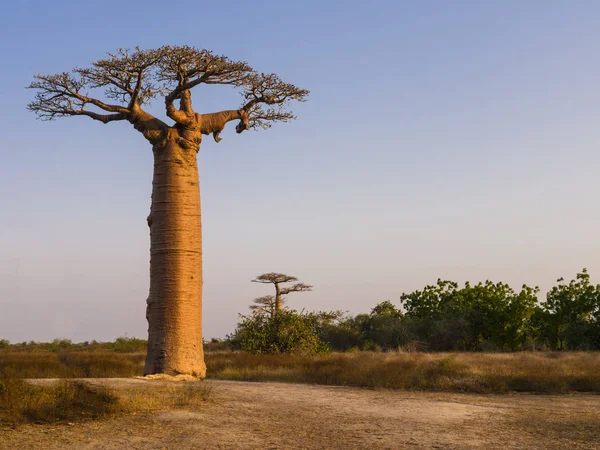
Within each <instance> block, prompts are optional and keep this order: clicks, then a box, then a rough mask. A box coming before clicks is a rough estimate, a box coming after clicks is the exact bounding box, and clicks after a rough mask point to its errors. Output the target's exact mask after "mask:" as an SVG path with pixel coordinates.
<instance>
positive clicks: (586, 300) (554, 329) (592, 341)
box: [541, 269, 600, 350]
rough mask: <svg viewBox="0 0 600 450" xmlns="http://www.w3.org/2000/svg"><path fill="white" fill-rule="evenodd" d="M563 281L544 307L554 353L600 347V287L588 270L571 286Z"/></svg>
mask: <svg viewBox="0 0 600 450" xmlns="http://www.w3.org/2000/svg"><path fill="white" fill-rule="evenodd" d="M563 281H564V280H563V278H559V279H558V280H557V282H558V283H559V284H558V285H557V286H554V287H553V288H552V289H551V290H550V291H549V292H548V294H547V295H546V301H545V302H544V303H543V304H542V305H541V307H542V310H543V312H544V313H545V314H542V315H541V316H542V317H543V318H544V320H545V324H544V326H543V336H544V338H545V339H546V341H547V342H548V345H549V346H550V348H552V349H553V350H567V349H569V350H575V349H581V350H585V349H591V348H599V347H600V345H599V344H600V331H599V327H600V320H599V319H600V285H593V284H592V283H591V281H590V275H589V274H588V272H587V269H583V270H582V271H581V272H580V273H578V274H577V276H576V277H575V279H574V280H571V281H570V282H569V283H568V284H565V283H564V282H563Z"/></svg>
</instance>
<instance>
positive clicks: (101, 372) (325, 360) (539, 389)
mask: <svg viewBox="0 0 600 450" xmlns="http://www.w3.org/2000/svg"><path fill="white" fill-rule="evenodd" d="M143 360H144V354H143V353H117V352H110V351H95V352H89V351H72V352H69V351H59V352H49V351H38V352H18V351H0V372H10V373H11V374H13V376H15V377H19V378H109V377H112V378H115V377H116V378H119V377H132V376H136V375H142V370H143ZM206 363H207V366H208V378H212V379H223V380H238V381H283V382H293V383H309V384H323V385H335V386H357V387H367V388H383V389H398V390H409V391H434V392H473V393H507V392H534V393H546V394H561V393H568V392H596V393H598V392H600V353H598V352H564V353H561V352H540V353H531V352H522V353H398V352H388V353H375V352H356V353H333V354H329V355H323V356H299V355H251V354H247V353H238V352H209V353H207V354H206Z"/></svg>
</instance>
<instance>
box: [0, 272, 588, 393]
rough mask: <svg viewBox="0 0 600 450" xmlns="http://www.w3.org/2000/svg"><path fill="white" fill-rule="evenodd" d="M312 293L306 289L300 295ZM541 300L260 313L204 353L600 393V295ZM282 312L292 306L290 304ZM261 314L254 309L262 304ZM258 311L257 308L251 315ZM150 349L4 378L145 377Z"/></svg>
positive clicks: (79, 358) (582, 283)
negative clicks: (360, 310) (362, 310)
mask: <svg viewBox="0 0 600 450" xmlns="http://www.w3.org/2000/svg"><path fill="white" fill-rule="evenodd" d="M302 290H304V289H302ZM538 292H539V289H538V288H536V287H534V288H531V287H528V286H523V287H522V288H521V290H519V291H515V290H513V289H512V288H511V287H510V286H508V285H506V284H504V283H493V282H491V281H486V282H485V283H478V284H476V285H471V284H469V283H467V284H465V285H464V286H463V287H459V286H458V284H457V283H454V282H450V281H442V280H438V282H437V283H436V284H435V285H431V286H426V287H425V288H423V289H422V290H417V291H414V292H412V293H409V294H402V295H401V297H400V302H399V305H398V306H396V305H394V304H393V303H392V302H390V301H384V302H381V303H379V304H377V305H375V306H374V307H373V308H372V309H371V311H370V312H369V313H366V314H359V315H356V316H350V315H347V314H344V313H342V312H340V311H334V312H304V311H300V312H298V311H297V310H292V309H288V308H287V307H285V306H283V305H282V308H281V309H280V310H277V309H276V308H274V309H270V308H266V309H263V308H256V307H253V308H251V309H252V311H251V313H250V314H248V315H241V316H240V320H239V322H238V325H237V327H236V329H235V331H234V332H233V333H232V334H230V335H229V336H227V338H226V339H212V340H211V341H210V342H205V343H204V347H205V351H206V353H207V362H208V366H209V369H208V377H209V378H219V379H231V380H247V381H259V380H263V381H289V382H304V383H318V384H330V385H347V386H364V387H371V388H391V389H406V390H433V391H457V392H508V391H528V392H546V393H562V392H569V391H584V392H600V353H596V352H594V350H598V349H600V325H599V324H600V285H594V284H592V283H591V280H590V276H589V274H588V273H587V271H586V270H585V269H584V270H583V271H582V272H581V273H579V274H577V276H576V277H575V279H573V280H571V281H570V282H568V283H565V282H564V281H563V280H562V279H561V280H558V284H557V285H556V286H554V287H553V288H552V289H550V291H549V292H548V294H547V296H546V300H545V301H544V302H541V303H540V302H538V298H537V295H538ZM281 303H282V304H283V303H284V302H281ZM254 305H256V303H255V304H254ZM254 305H253V306H254ZM145 348H146V341H144V340H142V339H136V338H127V337H121V338H118V339H116V340H115V341H114V342H105V343H100V342H95V341H92V342H82V343H72V342H71V341H69V340H54V341H53V342H49V343H39V342H23V343H15V344H11V343H10V342H8V341H6V340H0V373H4V374H6V373H10V374H12V376H16V377H18V378H102V377H132V376H136V375H142V374H143V364H144V358H145V353H144V350H145Z"/></svg>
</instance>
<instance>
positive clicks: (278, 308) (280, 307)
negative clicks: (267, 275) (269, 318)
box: [275, 283, 283, 312]
mask: <svg viewBox="0 0 600 450" xmlns="http://www.w3.org/2000/svg"><path fill="white" fill-rule="evenodd" d="M275 311H277V312H279V311H283V299H282V298H281V289H280V288H279V283H275Z"/></svg>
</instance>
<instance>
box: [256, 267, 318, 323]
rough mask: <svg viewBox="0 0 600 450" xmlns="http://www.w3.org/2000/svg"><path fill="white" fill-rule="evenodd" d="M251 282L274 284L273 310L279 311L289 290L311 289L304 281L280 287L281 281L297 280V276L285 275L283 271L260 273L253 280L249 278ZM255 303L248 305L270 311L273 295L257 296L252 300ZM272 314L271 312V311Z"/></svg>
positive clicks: (303, 290) (301, 290) (302, 290)
mask: <svg viewBox="0 0 600 450" xmlns="http://www.w3.org/2000/svg"><path fill="white" fill-rule="evenodd" d="M251 281H252V282H253V283H263V284H273V285H274V286H275V297H274V302H275V305H274V306H275V309H274V312H279V311H282V310H283V303H284V301H285V297H284V296H285V295H288V294H290V293H291V292H305V291H312V288H313V287H312V286H310V285H307V284H304V283H296V284H294V285H292V286H288V287H281V286H280V284H283V283H291V282H293V281H298V278H296V277H293V276H291V275H286V274H283V273H275V272H269V273H263V274H262V275H259V276H257V277H256V278H255V279H254V280H251ZM254 303H255V305H252V306H250V309H252V310H262V311H265V312H268V311H271V310H269V309H268V308H270V307H271V305H272V304H273V296H270V295H269V296H266V297H258V298H257V299H255V300H254ZM271 314H272V313H271Z"/></svg>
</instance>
